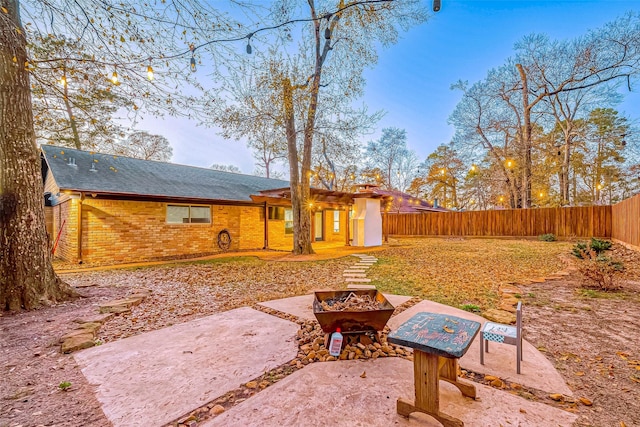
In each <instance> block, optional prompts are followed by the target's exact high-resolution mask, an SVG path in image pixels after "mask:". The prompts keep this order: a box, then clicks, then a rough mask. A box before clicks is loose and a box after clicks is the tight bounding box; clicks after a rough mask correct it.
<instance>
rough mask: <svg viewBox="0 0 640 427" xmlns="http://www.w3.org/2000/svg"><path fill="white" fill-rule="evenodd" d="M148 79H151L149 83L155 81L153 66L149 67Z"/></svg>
mask: <svg viewBox="0 0 640 427" xmlns="http://www.w3.org/2000/svg"><path fill="white" fill-rule="evenodd" d="M147 78H148V79H149V81H151V80H153V68H152V67H151V65H149V66H148V67H147Z"/></svg>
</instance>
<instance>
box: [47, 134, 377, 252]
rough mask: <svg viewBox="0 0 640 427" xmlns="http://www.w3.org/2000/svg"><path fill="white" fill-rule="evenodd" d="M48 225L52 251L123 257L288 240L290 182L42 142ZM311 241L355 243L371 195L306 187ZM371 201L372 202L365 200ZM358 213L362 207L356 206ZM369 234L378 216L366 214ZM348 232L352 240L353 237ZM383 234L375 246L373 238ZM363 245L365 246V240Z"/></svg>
mask: <svg viewBox="0 0 640 427" xmlns="http://www.w3.org/2000/svg"><path fill="white" fill-rule="evenodd" d="M41 158H42V176H43V180H44V191H45V195H44V197H45V206H46V207H45V212H46V217H47V230H48V232H49V236H50V238H51V242H52V245H53V247H54V249H55V256H56V257H58V258H61V259H64V260H66V261H69V262H78V263H82V262H91V263H101V262H109V263H113V262H115V263H122V262H133V261H145V260H160V259H172V258H180V257H193V256H202V255H208V254H213V253H217V252H221V251H223V250H249V249H265V248H272V249H273V248H276V249H286V250H290V249H291V248H292V246H293V216H292V213H291V209H290V207H291V203H290V198H289V189H288V185H289V182H288V181H283V180H278V179H267V178H263V177H257V176H251V175H243V174H236V173H231V172H222V171H216V170H212V169H206V168H197V167H192V166H183V165H177V164H172V163H164V162H157V161H149V160H140V159H133V158H128V157H121V156H114V155H108V154H99V153H93V152H88V151H81V150H75V149H70V148H66V147H65V148H62V147H56V146H51V145H43V146H42V147H41ZM311 193H312V194H311V196H312V200H311V201H310V203H309V212H310V215H311V219H312V233H313V235H312V238H313V240H314V241H325V242H336V243H337V244H339V243H344V244H345V245H348V244H350V243H351V241H352V239H354V240H353V241H354V242H359V243H361V246H371V245H372V244H381V240H380V239H378V238H377V237H375V236H369V237H368V240H367V241H366V242H365V240H363V234H364V232H363V230H364V229H363V228H362V227H361V226H360V227H359V226H358V221H356V220H354V222H353V224H355V225H356V229H355V230H350V229H349V228H350V227H349V223H350V221H348V216H349V215H350V213H351V212H352V211H353V212H355V213H357V214H358V216H359V217H363V218H364V216H363V214H362V212H361V210H362V208H358V206H361V207H362V206H365V202H364V200H365V199H366V200H368V201H371V200H373V201H374V202H377V205H376V206H377V208H378V214H377V216H378V217H379V216H380V214H379V207H380V199H383V198H384V196H382V195H376V194H371V193H367V194H360V193H356V194H352V193H343V192H335V191H326V190H318V189H312V192H311ZM367 203H369V202H367ZM359 210H360V212H358V211H359ZM369 222H370V223H371V224H373V229H374V231H375V232H372V233H369V234H371V235H373V234H380V235H381V227H379V230H376V227H377V225H376V224H377V218H376V215H375V213H373V212H371V213H370V215H369ZM354 235H355V236H354ZM379 240H380V242H378V241H379ZM367 243H368V244H367Z"/></svg>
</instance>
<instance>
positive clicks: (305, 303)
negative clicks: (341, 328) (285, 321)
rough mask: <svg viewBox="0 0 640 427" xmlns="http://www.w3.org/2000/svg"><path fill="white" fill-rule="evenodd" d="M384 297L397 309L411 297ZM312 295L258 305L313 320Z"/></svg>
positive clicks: (389, 295) (386, 295)
mask: <svg viewBox="0 0 640 427" xmlns="http://www.w3.org/2000/svg"><path fill="white" fill-rule="evenodd" d="M383 295H384V297H385V298H386V299H387V301H389V302H390V303H391V305H393V306H394V307H397V306H399V305H402V304H404V303H405V302H407V301H409V300H410V299H411V297H408V296H405V295H393V294H383ZM313 298H314V295H313V294H308V295H302V296H299V297H291V298H283V299H276V300H272V301H266V302H261V303H260V304H259V305H261V306H263V307H268V308H272V309H274V310H278V311H281V312H283V313H288V314H293V315H294V316H297V317H299V318H300V319H303V320H315V319H316V316H314V314H313Z"/></svg>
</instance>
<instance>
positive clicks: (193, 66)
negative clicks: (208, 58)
mask: <svg viewBox="0 0 640 427" xmlns="http://www.w3.org/2000/svg"><path fill="white" fill-rule="evenodd" d="M189 50H190V51H191V60H190V61H189V67H191V72H192V73H195V72H196V57H195V55H196V47H195V46H194V45H190V46H189Z"/></svg>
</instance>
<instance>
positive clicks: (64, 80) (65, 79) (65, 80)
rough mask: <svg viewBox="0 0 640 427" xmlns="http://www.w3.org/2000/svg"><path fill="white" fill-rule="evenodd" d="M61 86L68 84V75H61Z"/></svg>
mask: <svg viewBox="0 0 640 427" xmlns="http://www.w3.org/2000/svg"><path fill="white" fill-rule="evenodd" d="M60 86H62V87H66V86H67V76H62V77H60Z"/></svg>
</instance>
